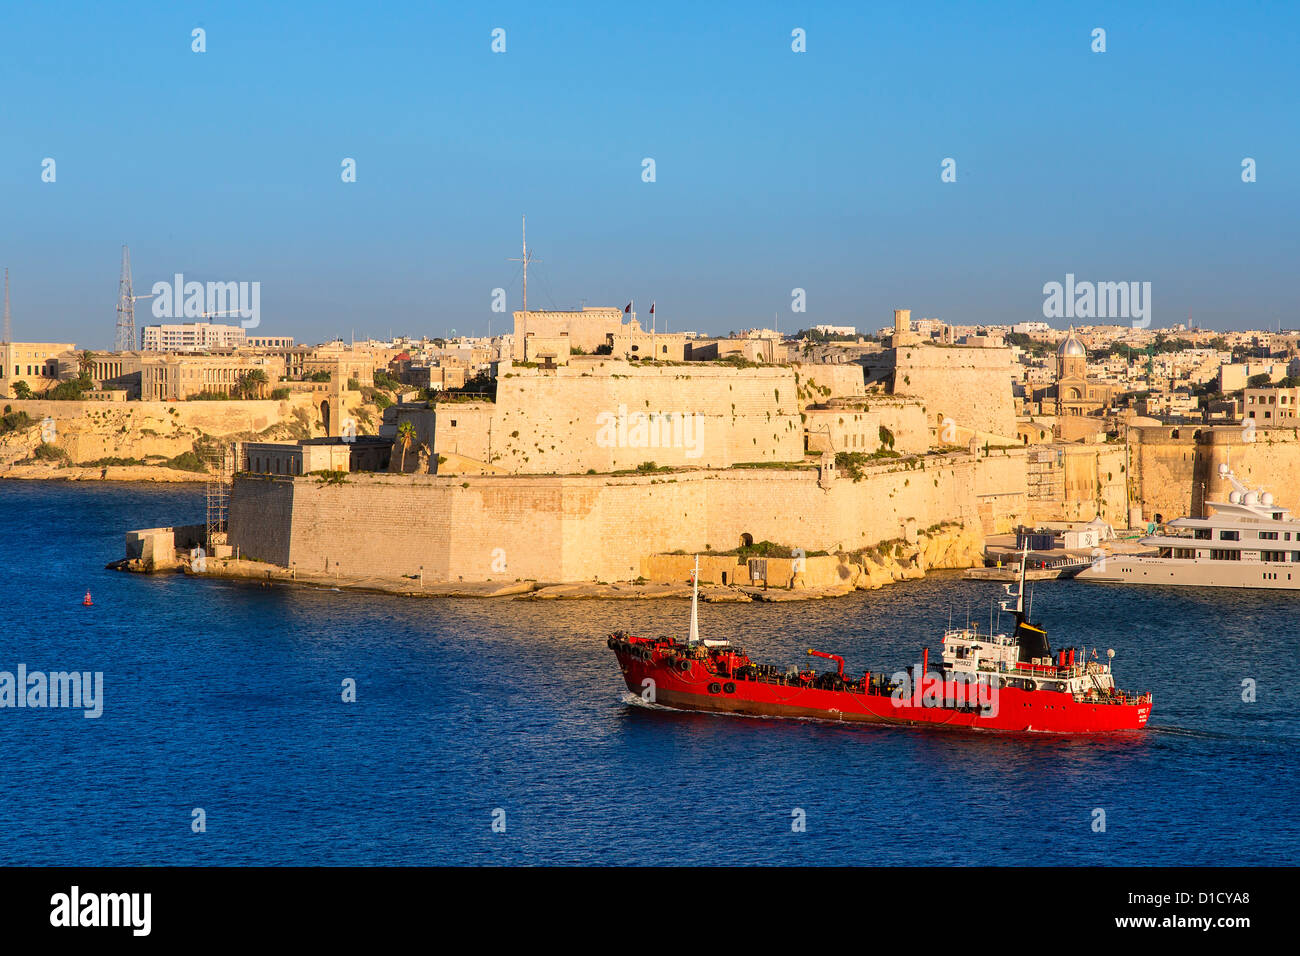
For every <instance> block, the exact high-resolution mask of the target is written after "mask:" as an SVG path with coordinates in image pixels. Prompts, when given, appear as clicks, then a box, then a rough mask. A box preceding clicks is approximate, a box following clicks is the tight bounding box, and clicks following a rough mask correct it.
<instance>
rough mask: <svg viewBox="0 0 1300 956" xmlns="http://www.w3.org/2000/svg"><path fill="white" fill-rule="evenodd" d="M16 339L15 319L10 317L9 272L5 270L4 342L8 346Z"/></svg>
mask: <svg viewBox="0 0 1300 956" xmlns="http://www.w3.org/2000/svg"><path fill="white" fill-rule="evenodd" d="M13 338H14V324H13V319H12V318H11V317H10V315H9V270H8V269H6V270H5V337H4V342H5V344H6V345H7V344H8V343H10V342H12V341H13Z"/></svg>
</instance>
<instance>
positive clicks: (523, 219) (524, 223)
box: [510, 216, 541, 312]
mask: <svg viewBox="0 0 1300 956" xmlns="http://www.w3.org/2000/svg"><path fill="white" fill-rule="evenodd" d="M519 219H520V224H521V227H522V231H523V237H524V251H523V255H522V256H521V257H520V258H518V259H515V258H513V257H512V258H511V259H510V261H511V262H522V263H523V264H524V309H523V310H524V311H525V312H527V311H528V263H530V262H539V261H541V260H537V259H534V258H533V257H532V254H531V253H529V251H528V217H527V216H520V217H519Z"/></svg>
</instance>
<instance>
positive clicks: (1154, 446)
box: [1129, 425, 1300, 521]
mask: <svg viewBox="0 0 1300 956" xmlns="http://www.w3.org/2000/svg"><path fill="white" fill-rule="evenodd" d="M1249 437H1250V436H1248V434H1247V433H1246V432H1245V431H1243V429H1242V428H1240V427H1238V426H1236V425H1227V426H1218V427H1212V428H1211V427H1196V426H1186V425H1183V426H1179V427H1177V428H1174V427H1156V426H1150V427H1145V428H1134V429H1132V430H1130V432H1129V441H1130V446H1131V458H1132V467H1133V478H1134V484H1135V492H1136V493H1135V501H1140V502H1141V503H1142V509H1143V510H1142V517H1143V519H1144V520H1148V521H1149V520H1153V519H1154V517H1155V515H1157V514H1159V515H1160V516H1161V517H1162V518H1164V519H1165V520H1169V519H1171V518H1177V517H1181V516H1183V515H1189V514H1190V515H1197V516H1199V515H1202V514H1203V513H1204V511H1203V503H1204V500H1205V499H1206V498H1210V499H1222V498H1225V497H1226V496H1227V494H1228V493H1229V492H1230V491H1231V490H1232V486H1231V485H1230V484H1229V483H1228V482H1227V481H1225V480H1223V479H1222V478H1221V477H1220V476H1219V465H1220V464H1229V465H1230V466H1231V467H1232V470H1233V472H1235V473H1236V475H1237V477H1238V478H1239V479H1241V480H1242V481H1244V482H1245V483H1246V484H1248V485H1250V486H1252V487H1260V486H1263V487H1264V488H1265V489H1267V490H1268V491H1271V492H1273V495H1274V497H1276V498H1277V499H1278V502H1279V503H1280V504H1281V505H1282V506H1284V507H1287V508H1294V509H1297V510H1300V429H1296V428H1256V429H1255V431H1254V434H1253V437H1254V440H1253V441H1250V440H1248V438H1249Z"/></svg>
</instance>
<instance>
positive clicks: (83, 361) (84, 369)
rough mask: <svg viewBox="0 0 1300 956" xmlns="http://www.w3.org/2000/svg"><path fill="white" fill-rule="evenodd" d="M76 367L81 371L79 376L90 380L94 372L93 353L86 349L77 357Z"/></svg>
mask: <svg viewBox="0 0 1300 956" xmlns="http://www.w3.org/2000/svg"><path fill="white" fill-rule="evenodd" d="M77 367H78V368H80V369H81V374H82V375H84V376H86V377H87V378H91V377H92V376H93V373H94V371H95V353H94V352H92V351H90V349H86V350H85V351H84V352H82V353H81V354H80V355H78V356H77Z"/></svg>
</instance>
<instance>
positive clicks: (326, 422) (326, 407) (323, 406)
mask: <svg viewBox="0 0 1300 956" xmlns="http://www.w3.org/2000/svg"><path fill="white" fill-rule="evenodd" d="M320 420H321V427H323V428H324V429H325V434H326V435H328V434H330V403H329V402H328V401H324V402H321V403H320Z"/></svg>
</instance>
